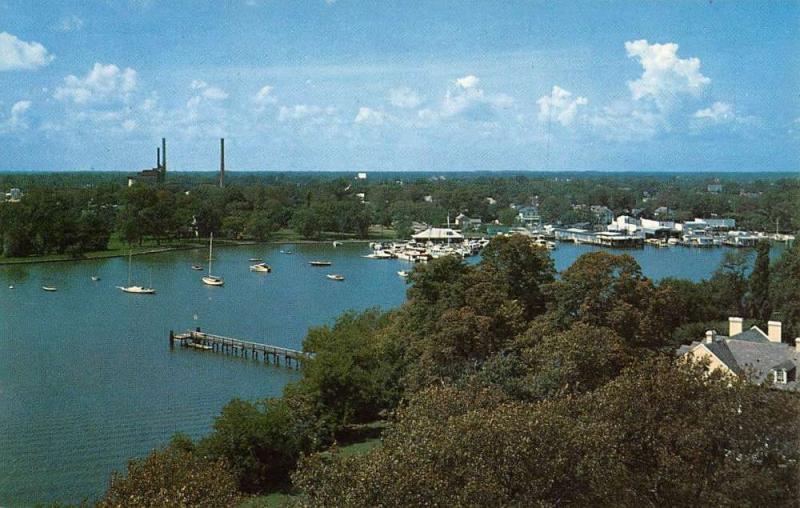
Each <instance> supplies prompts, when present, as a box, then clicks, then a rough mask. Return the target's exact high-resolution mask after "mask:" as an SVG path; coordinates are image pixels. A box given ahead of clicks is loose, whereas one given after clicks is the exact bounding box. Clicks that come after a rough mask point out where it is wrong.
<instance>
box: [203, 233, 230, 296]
mask: <svg viewBox="0 0 800 508" xmlns="http://www.w3.org/2000/svg"><path fill="white" fill-rule="evenodd" d="M213 249H214V233H211V236H210V238H209V239H208V275H206V276H204V277H203V284H205V285H207V286H224V285H225V280H223V278H222V277H218V276H216V275H211V260H212V259H214V256H212V253H213Z"/></svg>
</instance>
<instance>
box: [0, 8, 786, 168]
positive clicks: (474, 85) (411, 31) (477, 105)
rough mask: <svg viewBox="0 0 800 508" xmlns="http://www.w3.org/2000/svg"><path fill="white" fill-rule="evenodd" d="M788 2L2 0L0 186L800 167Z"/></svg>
mask: <svg viewBox="0 0 800 508" xmlns="http://www.w3.org/2000/svg"><path fill="white" fill-rule="evenodd" d="M798 26H800V2H794V1H785V2H770V1H766V0H762V1H757V2H756V1H753V2H747V1H718V0H714V1H708V0H706V1H698V2H693V1H688V0H685V1H680V2H655V1H645V0H641V1H632V2H613V1H592V2H567V1H564V2H560V1H559V2H555V1H547V2H536V1H524V2H516V1H503V2H486V1H476V2H472V1H468V0H460V1H441V2H439V1H430V2H412V1H405V2H395V1H391V0H382V1H380V2H365V1H354V0H336V1H332V0H328V1H325V0H308V1H301V0H296V1H278V0H229V1H215V2H211V1H208V2H203V1H198V0H193V1H188V0H186V1H181V0H175V1H169V2H167V1H161V0H97V1H84V2H69V1H52V0H49V1H48V0H45V1H37V2H30V1H28V0H0V147H2V148H0V170H5V171H9V170H91V169H97V170H124V171H130V170H132V169H137V168H144V167H149V166H152V165H153V164H154V162H155V153H154V152H155V147H156V146H157V143H158V140H159V139H160V138H161V137H162V136H165V137H167V139H168V142H169V149H168V151H169V159H170V160H169V163H170V167H171V169H176V170H211V169H215V168H216V164H217V157H218V155H217V148H218V141H217V138H219V137H221V136H224V137H225V138H226V145H227V148H228V149H227V150H226V156H227V167H228V168H229V169H231V170H239V171H245V170H275V171H290V170H337V171H356V170H367V171H377V170H392V171H398V170H399V171H403V170H434V171H451V170H624V171H797V170H799V169H800V34H799V32H798V30H797V27H798Z"/></svg>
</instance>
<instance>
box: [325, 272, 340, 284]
mask: <svg viewBox="0 0 800 508" xmlns="http://www.w3.org/2000/svg"><path fill="white" fill-rule="evenodd" d="M325 277H327V278H329V279H330V280H335V281H337V282H341V281H343V280H344V275H340V274H338V273H329V274H328V275H326V276H325Z"/></svg>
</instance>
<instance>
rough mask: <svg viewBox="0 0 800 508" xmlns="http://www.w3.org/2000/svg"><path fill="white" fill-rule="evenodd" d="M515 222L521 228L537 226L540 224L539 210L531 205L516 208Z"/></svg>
mask: <svg viewBox="0 0 800 508" xmlns="http://www.w3.org/2000/svg"><path fill="white" fill-rule="evenodd" d="M516 210H517V220H518V221H519V222H520V224H522V225H523V226H538V225H539V224H541V223H542V217H541V216H540V215H539V208H538V207H535V206H531V205H525V206H517V207H516Z"/></svg>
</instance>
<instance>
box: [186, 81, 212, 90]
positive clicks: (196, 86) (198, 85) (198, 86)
mask: <svg viewBox="0 0 800 508" xmlns="http://www.w3.org/2000/svg"><path fill="white" fill-rule="evenodd" d="M207 86H208V83H206V82H205V81H203V80H202V79H194V80H192V82H191V83H189V88H191V89H192V90H202V89H203V88H206V87H207Z"/></svg>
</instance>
